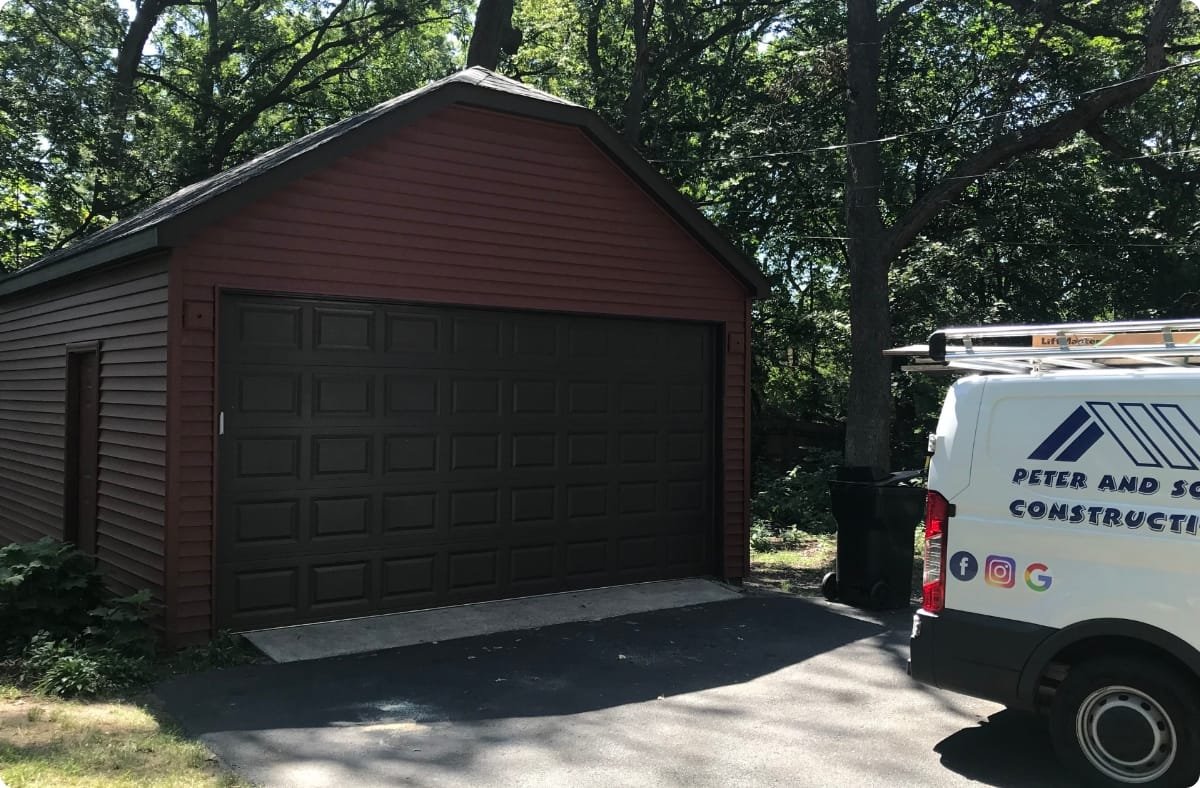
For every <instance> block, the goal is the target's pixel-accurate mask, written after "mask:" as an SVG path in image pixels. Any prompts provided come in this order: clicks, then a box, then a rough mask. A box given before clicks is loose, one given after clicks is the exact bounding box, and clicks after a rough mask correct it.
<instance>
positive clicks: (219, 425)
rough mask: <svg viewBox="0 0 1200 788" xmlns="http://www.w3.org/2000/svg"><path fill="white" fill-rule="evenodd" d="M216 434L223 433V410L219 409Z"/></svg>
mask: <svg viewBox="0 0 1200 788" xmlns="http://www.w3.org/2000/svg"><path fill="white" fill-rule="evenodd" d="M217 434H218V435H224V434H225V411H221V412H220V413H218V414H217Z"/></svg>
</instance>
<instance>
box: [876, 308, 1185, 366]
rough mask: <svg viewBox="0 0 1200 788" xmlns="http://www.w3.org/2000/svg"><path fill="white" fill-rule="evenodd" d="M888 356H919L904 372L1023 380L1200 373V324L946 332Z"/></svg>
mask: <svg viewBox="0 0 1200 788" xmlns="http://www.w3.org/2000/svg"><path fill="white" fill-rule="evenodd" d="M884 354H885V355H888V356H915V357H916V363H914V364H910V365H906V366H904V367H903V369H904V370H905V371H906V372H955V371H970V372H992V373H1005V374H1013V375H1019V374H1029V373H1037V372H1041V371H1045V370H1051V369H1060V370H1061V369H1073V370H1078V369H1106V368H1120V369H1129V368H1131V367H1132V368H1136V367H1161V366H1178V367H1186V366H1189V365H1196V368H1197V369H1200V318H1189V319H1183V320H1128V321H1118V322H1112V323H1046V324H1041V325H1010V326H975V327H962V328H943V329H939V330H937V331H934V332H933V334H932V335H930V337H929V344H927V345H910V346H908V347H900V348H893V349H891V350H886V351H884Z"/></svg>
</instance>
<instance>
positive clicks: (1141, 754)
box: [1050, 657, 1200, 788]
mask: <svg viewBox="0 0 1200 788" xmlns="http://www.w3.org/2000/svg"><path fill="white" fill-rule="evenodd" d="M1050 735H1051V737H1052V739H1053V740H1054V749H1055V750H1056V751H1057V752H1058V757H1059V759H1060V760H1062V762H1063V763H1064V764H1065V765H1066V766H1067V767H1068V768H1070V769H1071V770H1073V771H1074V772H1075V773H1076V774H1078V775H1079V776H1080V777H1081V778H1082V779H1083V781H1084V783H1085V784H1086V785H1090V786H1108V787H1111V786H1118V785H1141V786H1157V787H1159V788H1188V787H1189V786H1192V785H1195V783H1196V781H1197V779H1200V699H1198V698H1197V693H1196V687H1195V684H1194V683H1193V682H1192V681H1189V680H1188V679H1187V678H1185V677H1184V676H1182V675H1181V674H1179V673H1178V671H1176V670H1175V669H1174V668H1173V667H1171V666H1170V665H1168V664H1166V663H1164V662H1159V661H1156V660H1153V659H1143V658H1136V657H1128V658H1120V657H1101V658H1097V659H1092V660H1088V661H1086V662H1081V663H1079V664H1076V665H1073V666H1072V667H1071V669H1070V672H1069V673H1068V674H1067V677H1066V678H1065V679H1064V680H1063V682H1062V684H1060V685H1059V687H1058V691H1057V692H1056V694H1055V696H1054V703H1053V704H1052V706H1051V708H1050ZM1139 762H1140V763H1139Z"/></svg>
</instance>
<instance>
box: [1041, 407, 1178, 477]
mask: <svg viewBox="0 0 1200 788" xmlns="http://www.w3.org/2000/svg"><path fill="white" fill-rule="evenodd" d="M1106 435H1107V436H1108V437H1110V438H1112V439H1113V441H1115V442H1116V444H1117V445H1118V446H1119V447H1120V449H1121V451H1123V452H1124V453H1125V456H1127V457H1128V458H1129V460H1130V462H1132V463H1133V464H1134V465H1136V466H1138V467H1140V468H1163V467H1168V468H1176V469H1178V470H1189V471H1194V470H1196V469H1197V468H1200V453H1198V452H1197V450H1196V447H1197V446H1200V428H1198V427H1197V426H1196V422H1194V421H1193V420H1192V418H1191V417H1190V416H1188V414H1187V413H1185V412H1184V410H1183V408H1181V407H1179V406H1178V405H1173V404H1149V405H1148V404H1146V403H1142V402H1117V403H1114V402H1087V403H1085V404H1083V405H1080V406H1079V407H1077V408H1076V409H1075V410H1073V411H1071V414H1070V415H1069V416H1067V417H1066V418H1065V419H1063V421H1062V423H1061V424H1059V425H1058V426H1057V427H1055V428H1054V431H1053V432H1051V433H1050V434H1049V435H1048V436H1047V437H1046V439H1045V440H1043V441H1042V442H1041V444H1039V445H1038V447H1037V448H1036V449H1034V450H1033V453H1032V454H1030V455H1029V459H1031V460H1053V461H1055V462H1078V461H1079V460H1080V459H1081V458H1082V457H1083V456H1084V455H1085V454H1087V452H1088V450H1090V449H1091V448H1092V447H1093V446H1095V445H1096V443H1098V442H1099V441H1100V439H1101V438H1103V437H1104V436H1106Z"/></svg>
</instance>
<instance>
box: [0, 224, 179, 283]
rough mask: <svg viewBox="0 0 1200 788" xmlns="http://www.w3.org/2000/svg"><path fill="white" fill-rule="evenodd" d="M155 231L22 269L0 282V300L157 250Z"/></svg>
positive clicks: (134, 235)
mask: <svg viewBox="0 0 1200 788" xmlns="http://www.w3.org/2000/svg"><path fill="white" fill-rule="evenodd" d="M159 247H160V244H159V241H158V227H157V226H151V227H147V228H145V229H142V230H138V231H136V232H133V233H130V234H129V235H125V236H122V237H120V238H114V239H113V240H111V241H109V242H108V243H106V244H103V245H102V246H97V247H94V248H92V249H88V250H86V251H84V252H81V253H79V254H77V255H68V256H66V257H63V258H61V259H59V260H55V261H53V262H50V263H46V264H45V265H39V266H33V267H30V268H26V269H22V270H20V271H17V272H15V273H12V274H9V275H8V276H6V277H4V278H3V279H0V297H2V296H8V295H12V294H14V293H19V292H21V291H22V290H28V289H30V288H33V287H37V286H38V285H42V284H46V283H47V282H52V281H55V280H58V279H62V278H64V277H68V276H74V275H75V274H80V273H83V272H85V271H89V270H91V269H93V268H97V267H99V266H102V265H107V264H108V263H112V262H116V261H117V260H120V259H123V258H126V257H132V256H134V255H138V254H143V253H145V252H150V251H154V250H156V249H158V248H159Z"/></svg>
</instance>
